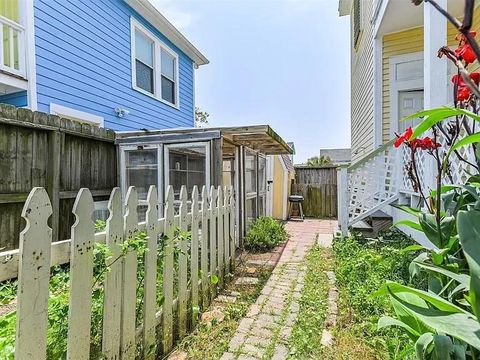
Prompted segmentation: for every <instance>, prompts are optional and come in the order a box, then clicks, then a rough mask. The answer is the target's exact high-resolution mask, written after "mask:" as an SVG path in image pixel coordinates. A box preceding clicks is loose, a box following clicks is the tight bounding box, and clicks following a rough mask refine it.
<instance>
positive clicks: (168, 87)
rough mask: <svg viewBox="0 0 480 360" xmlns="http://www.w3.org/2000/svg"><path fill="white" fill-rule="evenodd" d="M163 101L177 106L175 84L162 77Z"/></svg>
mask: <svg viewBox="0 0 480 360" xmlns="http://www.w3.org/2000/svg"><path fill="white" fill-rule="evenodd" d="M162 99H163V100H165V101H168V102H169V103H172V104H175V83H174V82H173V81H171V80H168V79H167V78H166V77H164V76H163V75H162Z"/></svg>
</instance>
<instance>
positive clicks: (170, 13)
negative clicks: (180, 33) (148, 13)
mask: <svg viewBox="0 0 480 360" xmlns="http://www.w3.org/2000/svg"><path fill="white" fill-rule="evenodd" d="M150 2H151V3H152V5H153V6H155V7H156V8H157V9H158V11H160V12H161V13H162V14H163V15H164V16H165V17H166V18H167V19H168V21H170V22H171V23H172V24H173V25H174V26H175V27H176V28H177V29H179V30H182V29H186V28H188V27H189V26H190V25H191V23H192V21H193V15H192V14H191V13H188V12H186V11H183V10H180V9H179V8H178V7H177V6H176V4H175V1H173V0H150ZM177 3H178V2H177Z"/></svg>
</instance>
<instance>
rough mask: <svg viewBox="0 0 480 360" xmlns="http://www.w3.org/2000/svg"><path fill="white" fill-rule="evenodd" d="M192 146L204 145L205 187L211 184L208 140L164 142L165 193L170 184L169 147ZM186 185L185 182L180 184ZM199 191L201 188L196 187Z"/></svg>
mask: <svg viewBox="0 0 480 360" xmlns="http://www.w3.org/2000/svg"><path fill="white" fill-rule="evenodd" d="M192 146H204V147H205V187H206V188H207V189H210V186H211V178H210V173H211V171H212V166H211V160H210V143H209V142H203V141H198V142H188V143H171V144H164V145H163V149H164V155H163V158H164V161H163V163H164V168H163V172H164V174H165V179H164V189H165V194H166V193H167V190H168V185H170V148H177V149H178V148H189V147H192ZM182 185H186V184H182ZM198 191H199V192H201V191H202V189H198Z"/></svg>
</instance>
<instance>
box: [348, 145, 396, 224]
mask: <svg viewBox="0 0 480 360" xmlns="http://www.w3.org/2000/svg"><path fill="white" fill-rule="evenodd" d="M398 153H399V152H398V151H396V149H394V148H392V146H391V144H388V145H386V146H383V147H381V148H379V149H377V150H376V151H374V152H373V153H372V154H371V155H369V156H368V157H367V158H365V160H360V162H358V163H357V164H355V165H353V166H352V167H351V168H350V169H349V176H348V181H349V184H348V189H349V194H350V198H349V224H353V223H354V222H356V221H359V220H361V219H363V218H365V217H366V216H368V215H369V214H371V213H372V212H374V211H376V210H377V209H379V208H380V207H382V206H383V205H386V204H388V203H389V202H391V201H392V199H394V198H395V197H396V196H397V194H398V185H397V184H398V181H397V176H398V165H399V161H398Z"/></svg>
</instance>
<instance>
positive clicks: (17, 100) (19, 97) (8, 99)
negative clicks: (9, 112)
mask: <svg viewBox="0 0 480 360" xmlns="http://www.w3.org/2000/svg"><path fill="white" fill-rule="evenodd" d="M27 102H28V99H27V91H26V90H24V91H18V92H15V93H11V94H6V95H1V96H0V104H9V105H15V106H16V107H23V106H27Z"/></svg>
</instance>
